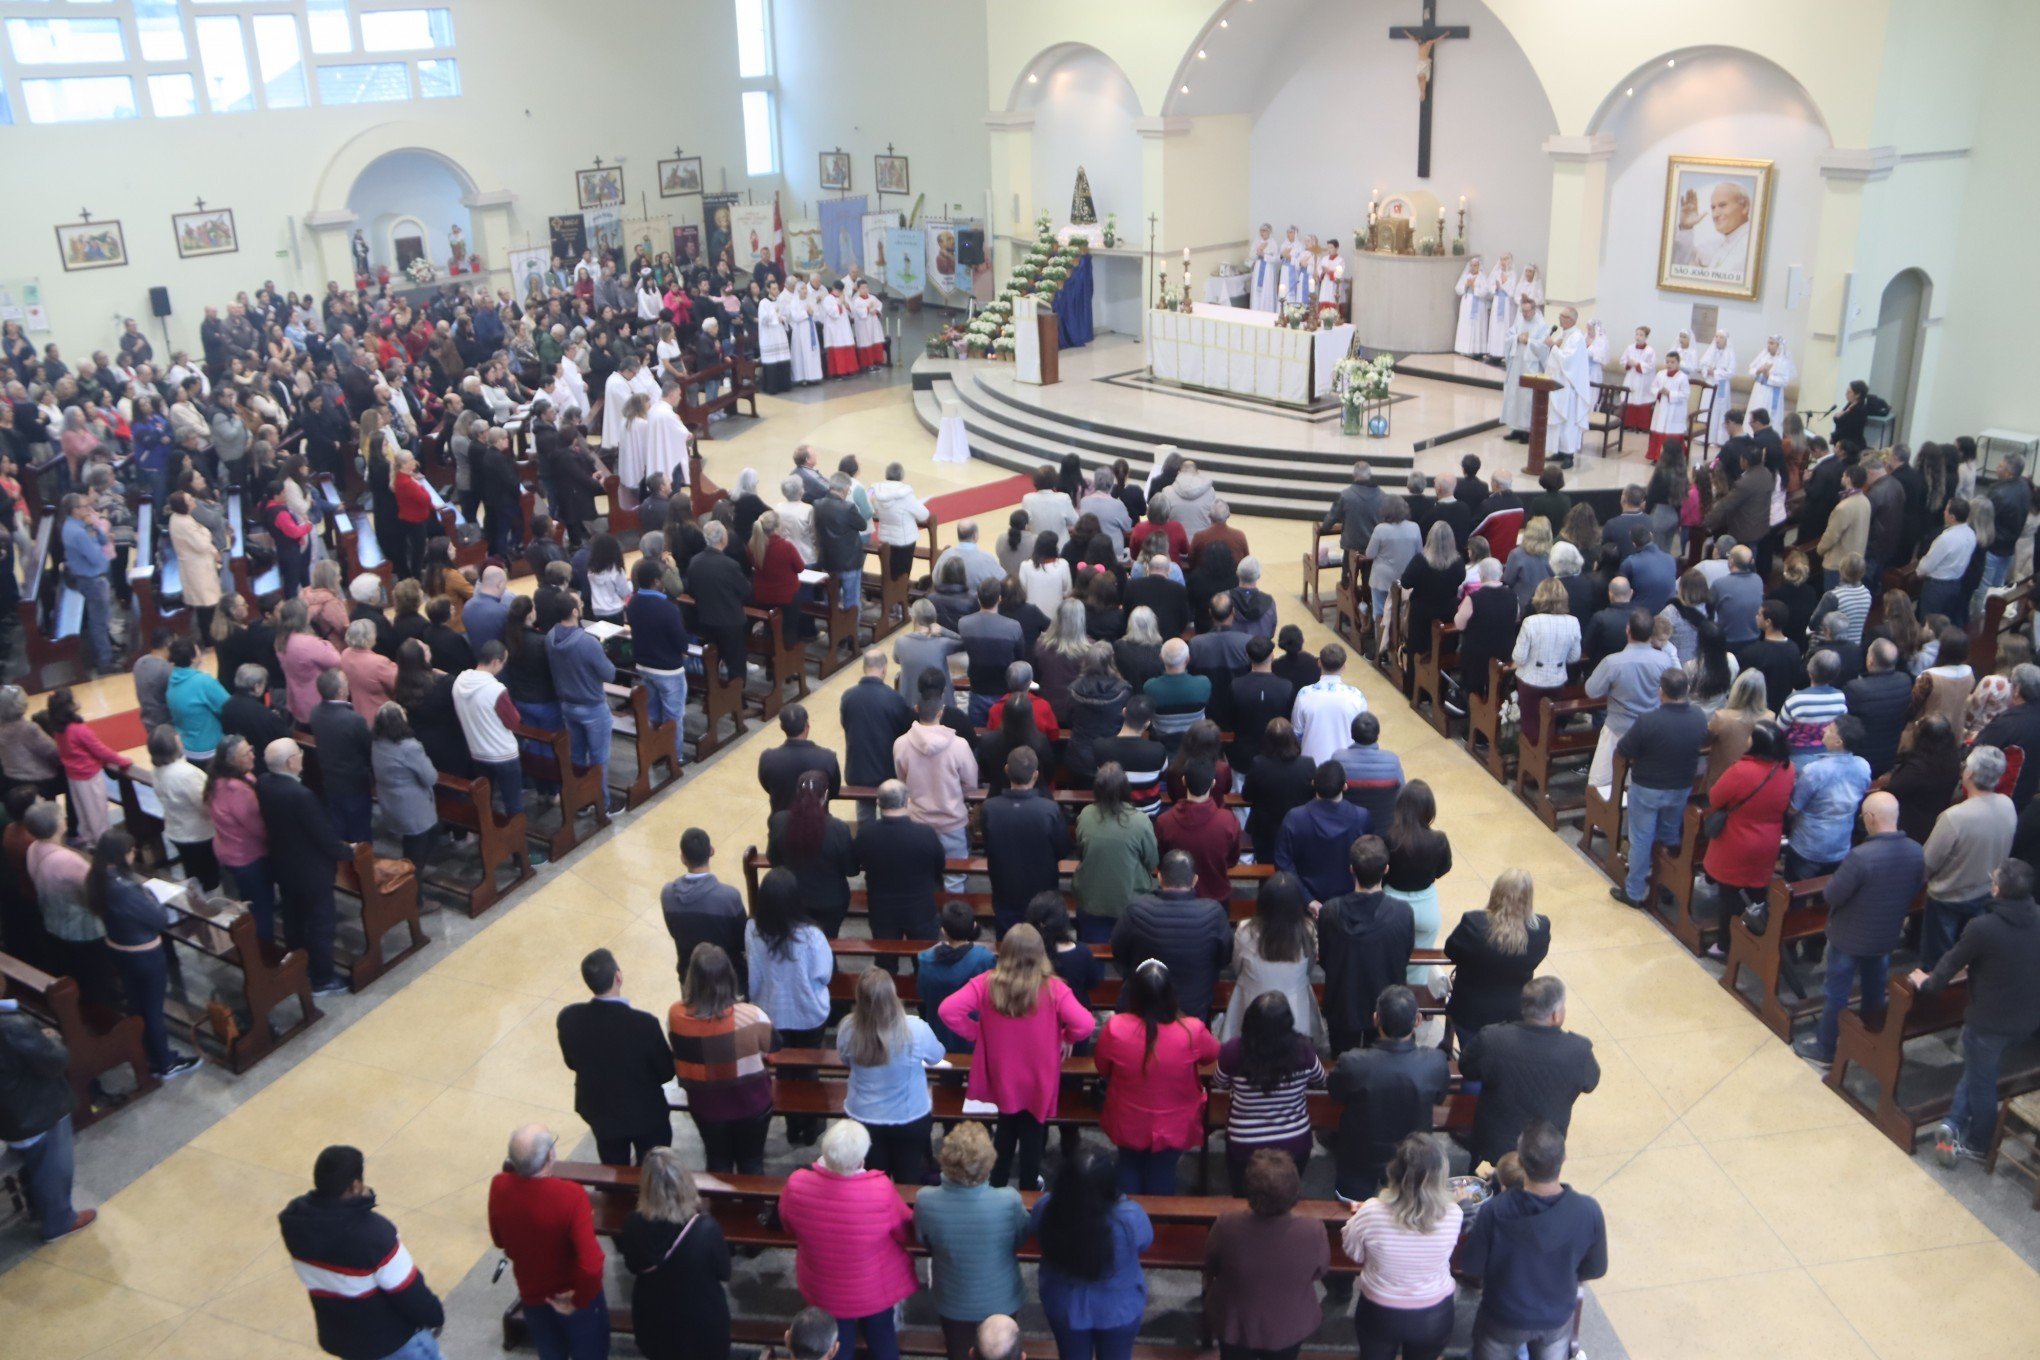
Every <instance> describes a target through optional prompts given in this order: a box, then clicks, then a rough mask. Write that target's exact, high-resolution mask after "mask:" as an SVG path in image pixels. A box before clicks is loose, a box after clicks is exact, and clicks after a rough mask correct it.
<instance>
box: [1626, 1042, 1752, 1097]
mask: <svg viewBox="0 0 2040 1360" xmlns="http://www.w3.org/2000/svg"><path fill="white" fill-rule="evenodd" d="M1775 1043H1777V1040H1776V1039H1775V1038H1773V1037H1772V1036H1771V1034H1770V1033H1769V1032H1768V1031H1766V1030H1765V1029H1764V1028H1763V1027H1762V1026H1760V1025H1731V1026H1728V1027H1726V1028H1723V1029H1710V1030H1698V1031H1694V1032H1690V1033H1686V1034H1654V1035H1643V1036H1638V1037H1635V1038H1630V1039H1624V1040H1623V1041H1622V1048H1623V1051H1624V1052H1626V1053H1628V1054H1629V1056H1630V1057H1631V1058H1632V1059H1634V1060H1635V1062H1636V1064H1637V1066H1638V1067H1640V1068H1642V1069H1643V1073H1644V1075H1645V1076H1646V1077H1648V1078H1649V1079H1650V1083H1651V1085H1652V1086H1654V1087H1656V1088H1657V1092H1658V1094H1659V1095H1661V1096H1663V1097H1664V1098H1665V1101H1666V1102H1667V1103H1668V1104H1669V1105H1670V1106H1671V1107H1672V1109H1673V1110H1674V1111H1676V1112H1677V1113H1679V1114H1684V1113H1685V1112H1686V1111H1688V1110H1690V1109H1692V1108H1693V1106H1694V1104H1695V1103H1696V1102H1697V1101H1699V1100H1700V1099H1701V1097H1703V1096H1705V1095H1706V1094H1707V1093H1708V1092H1710V1091H1712V1090H1713V1089H1714V1088H1715V1087H1717V1086H1719V1085H1721V1083H1722V1082H1723V1080H1725V1079H1726V1078H1727V1077H1728V1075H1729V1074H1730V1073H1731V1072H1733V1071H1735V1070H1736V1068H1738V1067H1740V1066H1742V1064H1743V1063H1745V1062H1747V1061H1748V1060H1749V1057H1750V1055H1751V1054H1752V1053H1755V1052H1756V1051H1757V1050H1758V1049H1759V1048H1761V1047H1763V1046H1765V1045H1766V1044H1775Z"/></svg>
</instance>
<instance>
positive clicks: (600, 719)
mask: <svg viewBox="0 0 2040 1360" xmlns="http://www.w3.org/2000/svg"><path fill="white" fill-rule="evenodd" d="M545 654H546V658H547V659H548V660H549V661H551V662H552V674H553V688H554V689H555V690H556V691H558V693H559V696H560V713H561V715H562V716H563V717H564V718H565V719H566V720H567V731H568V732H569V733H571V734H572V740H573V758H574V764H576V765H578V766H581V767H582V768H584V769H585V768H586V767H588V766H590V765H595V766H599V767H600V768H601V770H602V790H603V793H604V794H605V795H606V796H607V798H608V800H609V813H610V815H611V816H615V815H616V814H617V813H619V812H621V811H623V799H621V798H619V797H617V796H616V795H615V794H614V793H611V792H609V742H610V730H611V729H610V723H609V700H608V699H607V698H606V697H604V695H603V693H602V687H603V686H604V685H606V684H608V683H609V682H610V681H611V680H614V679H615V678H616V665H615V663H614V662H612V661H611V660H610V659H609V654H608V653H607V652H605V651H603V650H602V644H601V643H599V642H597V641H596V640H595V639H594V638H593V637H592V636H590V635H589V634H588V633H587V632H586V631H585V630H584V629H583V628H582V627H581V603H580V601H579V600H575V601H573V603H572V605H571V607H570V608H569V610H568V612H567V616H566V617H565V618H564V619H562V620H560V622H558V623H556V624H554V625H553V627H552V631H551V632H549V633H547V634H546V635H545Z"/></svg>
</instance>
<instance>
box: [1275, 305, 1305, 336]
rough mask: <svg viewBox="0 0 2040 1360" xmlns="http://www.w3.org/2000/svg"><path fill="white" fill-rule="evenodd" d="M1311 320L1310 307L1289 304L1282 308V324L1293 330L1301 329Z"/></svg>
mask: <svg viewBox="0 0 2040 1360" xmlns="http://www.w3.org/2000/svg"><path fill="white" fill-rule="evenodd" d="M1309 320H1310V308H1308V307H1297V306H1289V307H1284V308H1283V309H1282V324H1283V325H1285V326H1287V327H1289V329H1291V330H1293V331H1300V330H1302V329H1303V328H1304V325H1305V324H1306V323H1307V322H1309Z"/></svg>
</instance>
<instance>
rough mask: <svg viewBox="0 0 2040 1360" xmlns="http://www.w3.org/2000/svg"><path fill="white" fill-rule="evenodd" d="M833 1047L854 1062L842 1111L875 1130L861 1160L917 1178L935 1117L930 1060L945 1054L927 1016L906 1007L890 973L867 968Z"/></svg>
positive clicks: (901, 1178) (904, 1179)
mask: <svg viewBox="0 0 2040 1360" xmlns="http://www.w3.org/2000/svg"><path fill="white" fill-rule="evenodd" d="M836 1052H837V1053H838V1054H840V1055H841V1056H842V1059H843V1062H844V1065H845V1066H847V1067H848V1068H849V1069H850V1091H849V1094H848V1095H847V1096H846V1097H845V1098H844V1101H843V1112H844V1113H845V1114H847V1115H849V1116H850V1117H851V1118H852V1119H854V1120H856V1121H857V1122H858V1123H860V1124H862V1125H864V1127H865V1129H866V1130H867V1131H868V1132H869V1133H870V1134H871V1151H870V1152H869V1153H867V1154H866V1155H865V1158H864V1164H865V1165H866V1166H867V1167H869V1168H871V1169H872V1170H873V1171H883V1172H885V1174H886V1175H888V1176H890V1177H892V1179H893V1184H895V1185H919V1184H920V1183H921V1182H922V1181H923V1180H924V1179H926V1174H927V1169H928V1131H929V1129H930V1128H931V1127H932V1125H933V1119H932V1116H931V1114H930V1108H931V1105H930V1101H929V1098H928V1067H929V1065H930V1064H933V1063H939V1062H941V1061H943V1060H944V1058H946V1057H947V1056H948V1055H947V1053H945V1052H944V1050H943V1048H942V1041H941V1040H940V1039H937V1038H936V1037H935V1031H934V1030H932V1029H930V1028H928V1022H927V1021H926V1020H923V1019H922V1018H921V1017H920V1016H918V1015H908V1014H907V1012H906V1010H905V1009H904V1008H903V1007H901V1005H900V992H899V987H898V986H897V985H896V984H895V983H894V982H893V976H892V974H891V973H888V972H886V971H885V970H884V969H883V968H867V969H865V970H864V971H863V972H861V973H859V974H858V975H857V999H856V1001H855V1002H853V1003H852V1005H851V1009H850V1014H849V1015H847V1016H845V1017H844V1018H843V1023H842V1024H840V1025H838V1026H837V1027H836Z"/></svg>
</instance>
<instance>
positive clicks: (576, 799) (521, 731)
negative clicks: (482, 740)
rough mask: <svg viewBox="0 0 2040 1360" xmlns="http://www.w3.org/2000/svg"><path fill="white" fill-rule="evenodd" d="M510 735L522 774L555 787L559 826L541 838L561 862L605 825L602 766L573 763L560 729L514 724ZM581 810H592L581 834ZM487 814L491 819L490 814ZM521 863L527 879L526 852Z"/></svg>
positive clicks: (606, 799) (568, 740) (606, 810)
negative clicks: (538, 748)
mask: <svg viewBox="0 0 2040 1360" xmlns="http://www.w3.org/2000/svg"><path fill="white" fill-rule="evenodd" d="M511 735H512V736H515V737H516V738H517V739H518V742H519V743H520V744H519V746H518V748H517V758H518V760H519V761H520V762H521V763H522V764H523V766H524V772H525V773H526V774H528V775H530V776H531V777H532V779H533V780H535V781H537V782H538V783H541V784H557V785H559V789H560V825H559V828H558V829H557V830H555V831H554V832H553V833H552V835H551V837H550V838H546V837H541V839H544V840H545V841H546V854H547V855H548V856H550V857H551V858H552V859H554V860H559V859H564V858H565V857H566V854H567V852H568V851H569V850H572V849H573V848H574V847H575V846H577V845H579V844H580V843H581V842H582V841H584V840H586V839H587V838H588V837H589V836H592V835H594V834H595V833H596V832H598V831H600V830H602V829H603V828H604V827H606V826H608V825H609V790H608V789H606V788H604V787H603V786H602V767H601V766H599V765H588V766H582V765H576V764H575V763H574V757H573V751H574V745H573V740H572V738H570V737H569V736H568V735H567V730H566V729H565V728H564V727H563V728H561V729H560V730H559V731H557V732H547V731H545V730H544V729H543V728H538V727H533V726H531V724H529V723H518V724H517V726H515V727H514V728H512V729H511ZM527 741H530V742H537V743H539V744H540V745H542V746H544V747H545V748H546V750H547V752H548V754H546V755H538V754H535V753H534V752H533V751H532V750H531V749H530V748H529V747H527V746H524V745H522V743H524V742H527ZM584 810H592V811H593V812H594V814H595V820H594V823H593V825H591V826H590V827H589V828H588V830H587V831H586V832H585V833H584V832H583V831H582V830H581V829H580V814H581V813H582V812H583V811H584ZM490 815H491V816H492V817H493V816H494V813H493V811H492V812H491V814H490ZM520 815H522V814H520ZM522 862H523V865H524V873H525V874H526V875H527V876H528V875H529V874H530V872H531V863H530V856H529V854H528V853H527V854H526V856H525V858H524V860H523V861H522ZM519 881H520V882H522V881H523V880H522V879H520V880H519Z"/></svg>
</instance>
